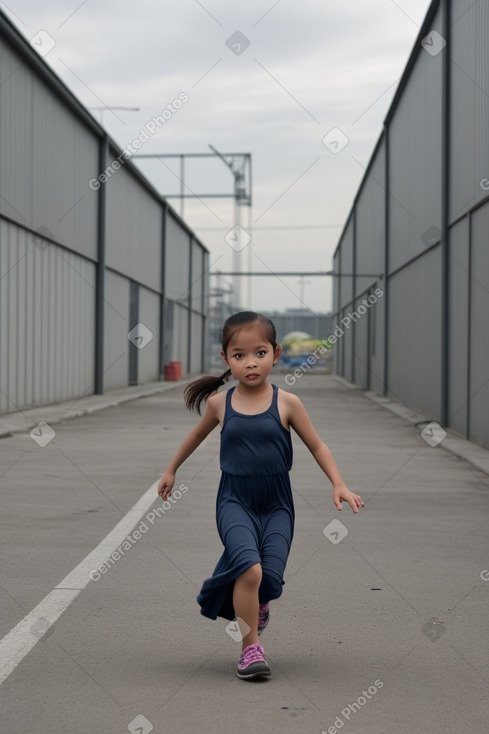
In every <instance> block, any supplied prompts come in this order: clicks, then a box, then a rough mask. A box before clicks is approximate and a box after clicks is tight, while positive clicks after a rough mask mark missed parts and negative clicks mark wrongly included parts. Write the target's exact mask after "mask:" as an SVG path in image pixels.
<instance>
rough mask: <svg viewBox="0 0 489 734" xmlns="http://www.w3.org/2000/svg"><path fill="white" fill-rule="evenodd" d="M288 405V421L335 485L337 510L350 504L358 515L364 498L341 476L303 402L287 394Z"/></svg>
mask: <svg viewBox="0 0 489 734" xmlns="http://www.w3.org/2000/svg"><path fill="white" fill-rule="evenodd" d="M284 393H285V395H286V396H287V397H286V405H287V407H288V411H287V413H288V421H289V424H290V425H291V426H292V428H293V429H294V431H295V432H296V433H297V435H298V436H299V438H300V439H301V440H302V441H303V442H304V443H305V445H306V446H307V448H308V449H309V451H310V452H311V454H312V455H313V456H314V458H315V459H316V461H317V463H318V464H319V466H320V467H321V469H322V470H323V472H324V473H325V474H326V476H327V477H328V479H329V480H330V482H331V484H332V485H333V502H334V504H335V505H336V509H338V510H341V502H342V500H344V501H345V502H348V504H349V505H350V507H351V509H352V510H353V512H354V513H355V514H356V513H357V512H358V508H359V507H365V505H364V503H363V502H362V498H361V497H360V496H359V495H358V494H354V493H353V492H351V491H350V490H349V489H348V488H347V486H346V484H345V482H344V481H343V478H342V476H341V474H340V470H339V469H338V467H337V465H336V462H335V460H334V459H333V454H332V453H331V451H330V450H329V448H328V447H327V446H326V444H325V443H324V441H322V440H321V438H320V437H319V436H318V434H317V432H316V430H315V428H314V426H313V425H312V423H311V420H310V418H309V416H308V415H307V411H306V409H305V408H304V405H303V404H302V402H301V400H299V398H298V397H297V396H296V395H292V394H291V393H287V392H285V391H284Z"/></svg>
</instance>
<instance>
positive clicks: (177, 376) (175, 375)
mask: <svg viewBox="0 0 489 734" xmlns="http://www.w3.org/2000/svg"><path fill="white" fill-rule="evenodd" d="M181 379H182V363H181V362H168V364H165V380H169V381H171V382H174V381H176V380H181Z"/></svg>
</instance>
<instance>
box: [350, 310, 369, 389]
mask: <svg viewBox="0 0 489 734" xmlns="http://www.w3.org/2000/svg"><path fill="white" fill-rule="evenodd" d="M364 309H365V311H364ZM352 316H353V318H354V319H355V321H354V326H353V327H351V328H352V329H354V330H355V348H354V354H353V360H354V367H353V370H354V375H355V383H356V384H357V385H360V386H361V387H363V388H364V389H365V390H366V389H367V388H368V377H369V375H368V367H369V354H368V351H369V343H368V342H369V338H368V337H369V319H370V309H369V308H366V306H364V305H362V299H357V300H356V301H355V309H354V311H353V312H352Z"/></svg>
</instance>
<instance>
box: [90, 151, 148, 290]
mask: <svg viewBox="0 0 489 734" xmlns="http://www.w3.org/2000/svg"><path fill="white" fill-rule="evenodd" d="M112 155H115V153H114V152H113V151H111V156H112ZM104 186H106V187H107V225H106V262H107V267H110V268H112V269H114V270H116V271H118V272H119V273H121V274H122V275H126V276H128V277H131V278H132V279H133V280H136V281H137V282H139V283H141V284H142V285H145V286H147V287H148V288H152V289H153V290H155V291H158V292H159V291H160V289H161V278H160V273H161V206H160V204H159V203H158V201H157V200H156V199H155V198H154V197H153V196H152V195H151V193H150V192H149V191H147V190H146V189H145V188H143V187H142V186H141V185H140V184H139V183H138V181H137V180H136V178H135V177H134V176H133V175H132V174H131V173H130V172H129V171H128V170H126V169H124V168H121V169H119V170H116V171H115V173H114V174H113V175H111V177H110V178H109V180H108V181H107V182H106V183H105V184H104Z"/></svg>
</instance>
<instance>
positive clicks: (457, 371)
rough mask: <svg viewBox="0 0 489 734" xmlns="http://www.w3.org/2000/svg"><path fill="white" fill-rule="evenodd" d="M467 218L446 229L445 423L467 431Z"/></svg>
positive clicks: (460, 431) (468, 278)
mask: <svg viewBox="0 0 489 734" xmlns="http://www.w3.org/2000/svg"><path fill="white" fill-rule="evenodd" d="M469 268H470V261H469V217H465V218H464V219H462V220H460V222H458V223H457V224H455V225H454V226H453V227H451V228H450V264H449V274H450V275H449V277H450V286H449V288H450V301H449V324H450V334H449V339H448V348H449V364H450V369H449V372H448V379H449V393H448V421H449V423H448V425H449V426H450V428H453V429H454V430H455V431H458V432H459V433H461V434H462V435H466V433H467V405H468V404H467V388H468V382H467V380H468V354H469V281H470V275H469Z"/></svg>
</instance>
